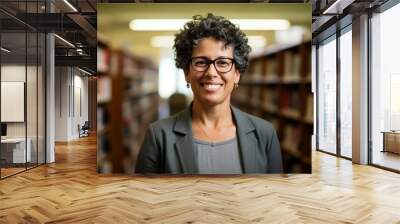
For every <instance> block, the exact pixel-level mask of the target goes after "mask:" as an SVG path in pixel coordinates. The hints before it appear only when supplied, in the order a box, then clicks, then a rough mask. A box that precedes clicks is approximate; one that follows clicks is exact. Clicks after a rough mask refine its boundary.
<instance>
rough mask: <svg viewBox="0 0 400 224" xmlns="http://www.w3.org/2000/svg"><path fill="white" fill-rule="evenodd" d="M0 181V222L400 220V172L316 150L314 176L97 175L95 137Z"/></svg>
mask: <svg viewBox="0 0 400 224" xmlns="http://www.w3.org/2000/svg"><path fill="white" fill-rule="evenodd" d="M56 149H57V150H56V158H57V161H56V163H55V164H50V165H46V166H41V167H38V168H36V169H33V170H29V171H28V172H26V173H22V174H19V175H16V176H13V177H10V178H8V179H5V180H2V181H0V223H44V222H48V223H373V224H376V223H400V175H399V174H395V173H391V172H387V171H384V170H380V169H377V168H374V167H370V166H360V165H353V164H351V162H350V161H347V160H343V159H338V158H336V157H333V156H330V155H326V154H323V153H320V152H314V153H313V174H312V175H289V176H280V175H272V176H243V177H185V178H183V177H163V178H154V177H129V176H122V175H119V176H118V175H112V176H111V175H109V176H105V175H98V174H97V173H96V164H95V163H96V142H95V139H94V137H90V138H84V139H82V140H81V141H76V142H71V143H69V144H57V148H56Z"/></svg>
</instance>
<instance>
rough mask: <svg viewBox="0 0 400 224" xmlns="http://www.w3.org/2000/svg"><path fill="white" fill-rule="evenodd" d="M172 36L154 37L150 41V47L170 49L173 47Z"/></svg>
mask: <svg viewBox="0 0 400 224" xmlns="http://www.w3.org/2000/svg"><path fill="white" fill-rule="evenodd" d="M174 39H175V37H174V36H154V37H152V38H151V40H150V44H151V46H152V47H168V48H170V47H172V46H173V45H174Z"/></svg>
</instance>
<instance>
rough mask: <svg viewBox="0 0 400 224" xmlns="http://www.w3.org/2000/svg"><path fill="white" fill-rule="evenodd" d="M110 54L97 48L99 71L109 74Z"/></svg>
mask: <svg viewBox="0 0 400 224" xmlns="http://www.w3.org/2000/svg"><path fill="white" fill-rule="evenodd" d="M109 60H110V54H109V52H108V51H107V50H106V49H104V48H101V47H98V48H97V71H98V72H107V71H108V68H109V63H110V62H109Z"/></svg>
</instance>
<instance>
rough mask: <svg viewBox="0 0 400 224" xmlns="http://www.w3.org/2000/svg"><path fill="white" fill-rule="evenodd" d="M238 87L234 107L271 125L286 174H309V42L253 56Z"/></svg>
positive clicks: (310, 97)
mask: <svg viewBox="0 0 400 224" xmlns="http://www.w3.org/2000/svg"><path fill="white" fill-rule="evenodd" d="M239 84H240V85H239V88H238V89H237V90H235V92H234V93H233V97H232V102H233V104H234V105H235V106H237V107H238V108H240V109H242V110H244V111H246V112H248V113H250V114H254V115H256V116H259V117H262V118H264V119H265V120H267V121H269V122H271V123H272V124H273V125H274V127H275V129H276V131H277V134H278V137H279V140H280V144H281V149H282V158H283V162H284V169H285V172H287V173H311V136H312V133H313V96H312V93H311V42H309V41H307V42H304V43H301V44H297V45H287V46H280V47H273V48H271V49H268V50H267V51H265V52H263V53H262V54H258V55H256V56H253V57H252V58H251V59H250V64H249V69H248V71H247V73H246V74H244V75H242V78H241V81H240V83H239Z"/></svg>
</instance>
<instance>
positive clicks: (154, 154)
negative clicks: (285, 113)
mask: <svg viewBox="0 0 400 224" xmlns="http://www.w3.org/2000/svg"><path fill="white" fill-rule="evenodd" d="M231 109H232V115H233V119H234V122H235V123H236V133H237V134H236V136H237V138H238V145H239V151H240V156H241V163H242V168H243V172H244V173H282V172H283V169H282V158H281V150H280V146H279V140H278V137H277V135H276V132H275V129H274V128H273V126H272V125H271V123H269V122H267V121H265V120H263V119H261V118H258V117H255V116H252V115H250V114H247V113H245V112H242V111H240V110H239V109H237V108H235V107H231ZM194 147H195V146H194V143H193V134H192V120H191V106H190V107H188V108H186V109H185V110H183V111H181V112H180V113H178V114H177V115H175V116H172V117H169V118H166V119H162V120H159V121H156V122H154V123H152V124H151V125H150V127H149V128H148V130H147V133H146V135H145V138H144V141H143V144H142V147H141V149H140V153H139V157H138V159H137V163H136V168H135V172H136V173H172V174H198V173H199V170H198V166H197V160H196V155H195V151H194Z"/></svg>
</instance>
